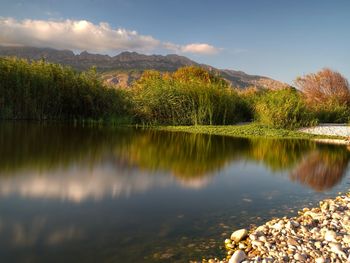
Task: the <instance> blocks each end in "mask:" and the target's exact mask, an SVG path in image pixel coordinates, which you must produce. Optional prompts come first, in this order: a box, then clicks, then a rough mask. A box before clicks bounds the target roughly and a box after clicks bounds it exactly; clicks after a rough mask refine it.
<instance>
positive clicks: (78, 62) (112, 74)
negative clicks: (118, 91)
mask: <svg viewBox="0 0 350 263" xmlns="http://www.w3.org/2000/svg"><path fill="white" fill-rule="evenodd" d="M0 56H16V57H20V58H25V59H29V60H38V59H45V60H46V61H49V62H53V63H59V64H63V65H68V66H71V67H73V68H75V69H77V70H86V69H89V68H91V67H93V66H95V67H96V69H97V70H98V71H99V72H101V73H102V78H103V79H104V80H105V81H106V82H108V83H110V84H113V85H119V86H124V87H125V86H129V85H130V84H131V83H132V82H133V81H134V80H136V79H138V78H139V77H140V76H141V74H142V72H143V71H144V70H147V69H154V70H159V71H175V70H176V69H178V68H180V67H184V66H200V67H204V68H206V69H207V70H210V71H212V72H215V73H217V74H219V75H221V76H222V77H223V78H225V79H226V80H228V81H229V82H230V83H231V84H232V86H233V87H239V88H247V87H249V86H255V87H257V88H273V89H276V88H280V87H285V86H286V85H287V84H285V83H282V82H280V81H277V80H273V79H271V78H268V77H264V76H257V75H249V74H246V73H244V72H242V71H235V70H227V69H225V70H222V69H216V68H214V67H211V66H209V65H205V64H199V63H197V62H195V61H193V60H191V59H189V58H187V57H184V56H179V55H175V54H171V55H166V56H163V55H143V54H139V53H136V52H122V53H120V54H118V55H116V56H109V55H100V54H91V53H88V52H86V51H84V52H81V53H80V54H74V53H73V51H71V50H56V49H52V48H37V47H8V46H0Z"/></svg>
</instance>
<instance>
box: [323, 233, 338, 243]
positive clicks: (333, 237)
mask: <svg viewBox="0 0 350 263" xmlns="http://www.w3.org/2000/svg"><path fill="white" fill-rule="evenodd" d="M336 238H337V234H336V233H335V232H334V231H333V230H327V231H326V233H325V235H324V239H325V240H326V241H336Z"/></svg>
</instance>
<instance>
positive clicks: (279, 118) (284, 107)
mask: <svg viewBox="0 0 350 263" xmlns="http://www.w3.org/2000/svg"><path fill="white" fill-rule="evenodd" d="M255 111H256V118H257V120H258V121H259V122H260V123H262V124H265V125H267V126H270V127H275V128H287V129H291V128H297V127H301V126H307V125H310V124H312V123H314V122H315V121H314V120H312V118H311V114H310V112H309V111H308V109H307V108H306V106H305V103H304V101H303V99H302V97H301V95H300V93H299V92H298V91H296V90H295V89H292V88H287V89H281V90H275V91H267V92H266V93H265V94H263V95H262V96H261V97H260V98H259V100H258V101H257V103H256V105H255Z"/></svg>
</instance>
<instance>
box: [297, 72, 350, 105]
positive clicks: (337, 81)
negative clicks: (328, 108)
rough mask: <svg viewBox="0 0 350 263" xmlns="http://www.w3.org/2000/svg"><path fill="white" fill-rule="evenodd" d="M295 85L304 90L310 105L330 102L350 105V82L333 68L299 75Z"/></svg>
mask: <svg viewBox="0 0 350 263" xmlns="http://www.w3.org/2000/svg"><path fill="white" fill-rule="evenodd" d="M295 85H296V86H297V87H298V88H299V89H300V90H301V91H302V92H303V94H304V96H305V100H306V103H307V104H308V105H309V106H317V105H319V104H330V103H337V104H338V105H339V104H340V105H344V104H346V105H350V89H349V82H348V81H347V79H346V78H344V77H343V76H342V75H341V74H340V73H338V72H335V71H332V70H331V69H328V68H325V69H323V70H321V71H319V72H317V73H312V74H308V75H305V76H303V77H298V78H297V79H296V80H295Z"/></svg>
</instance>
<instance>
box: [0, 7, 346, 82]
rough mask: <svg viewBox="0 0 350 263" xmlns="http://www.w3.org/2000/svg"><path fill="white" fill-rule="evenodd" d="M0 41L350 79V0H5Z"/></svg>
mask: <svg viewBox="0 0 350 263" xmlns="http://www.w3.org/2000/svg"><path fill="white" fill-rule="evenodd" d="M0 45H30V46H38V47H53V48H57V49H71V50H73V51H75V52H81V51H84V50H87V51H89V52H91V53H101V54H109V55H115V54H118V53H120V52H122V51H126V50H128V51H136V52H139V53H145V54H173V53H176V54H179V55H184V56H187V57H189V58H191V59H193V60H195V61H197V62H200V63H205V64H209V65H211V66H214V67H217V68H225V69H234V70H242V71H245V72H246V73H248V74H258V75H265V76H269V77H272V78H274V79H277V80H281V81H285V82H288V83H290V84H292V81H293V80H294V79H295V78H296V77H297V76H301V75H304V74H308V73H311V72H316V71H318V70H320V69H322V68H324V67H329V68H331V69H334V70H337V71H339V72H340V73H342V74H343V75H344V76H345V77H347V78H348V79H350V1H349V0H334V1H330V0H328V1H325V0H240V1H238V0H215V1H214V0H212V1H209V0H172V1H170V0H74V1H72V0H70V1H67V0H46V1H44V0H0Z"/></svg>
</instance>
